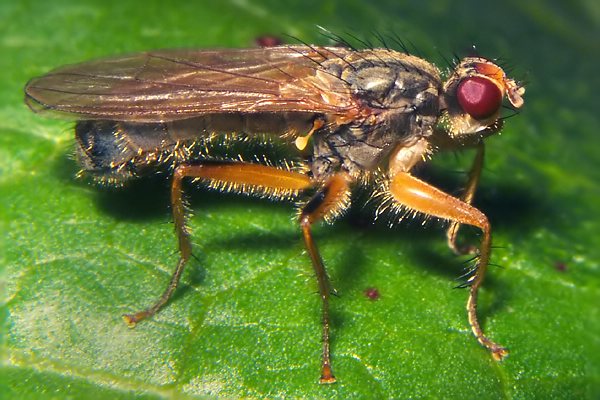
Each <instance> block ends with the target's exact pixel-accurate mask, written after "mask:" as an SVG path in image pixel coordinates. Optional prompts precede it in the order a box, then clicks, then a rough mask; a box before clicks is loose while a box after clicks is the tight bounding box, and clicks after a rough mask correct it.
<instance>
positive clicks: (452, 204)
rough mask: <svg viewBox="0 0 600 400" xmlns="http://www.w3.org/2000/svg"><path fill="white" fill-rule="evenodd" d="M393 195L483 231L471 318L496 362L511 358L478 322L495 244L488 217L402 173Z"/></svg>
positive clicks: (471, 282) (472, 286) (396, 179)
mask: <svg viewBox="0 0 600 400" xmlns="http://www.w3.org/2000/svg"><path fill="white" fill-rule="evenodd" d="M389 192H390V194H391V195H392V197H393V198H394V200H395V201H396V202H398V203H399V204H400V205H402V206H404V207H406V208H409V209H412V210H416V211H419V212H421V213H424V214H427V215H432V216H435V217H438V218H443V219H447V220H450V221H452V222H454V223H459V224H467V225H473V226H476V227H478V228H479V229H481V231H482V232H483V238H482V239H481V245H480V247H479V256H478V261H477V267H476V269H475V271H474V275H473V276H472V277H470V278H469V280H468V283H469V285H470V288H469V299H468V301H467V314H468V317H469V324H470V325H471V329H472V331H473V334H474V335H475V337H476V338H477V341H479V343H481V345H482V346H484V347H486V348H487V349H488V350H489V351H491V353H492V356H493V357H494V359H496V360H501V359H502V358H503V357H504V356H506V355H507V354H508V350H506V349H505V348H503V347H502V346H500V345H498V344H497V343H495V342H493V341H491V340H490V339H488V338H487V337H486V336H485V335H484V334H483V331H482V329H481V326H480V325H479V321H478V319H477V294H478V291H479V287H480V286H481V284H482V282H483V277H484V275H485V271H486V269H487V266H488V263H489V259H490V251H491V244H492V236H491V227H490V223H489V222H488V219H487V217H486V216H485V215H484V214H483V213H482V212H481V211H479V210H478V209H476V208H475V207H473V206H471V205H470V204H467V203H465V202H463V201H461V200H459V199H457V198H454V197H452V196H450V195H448V194H446V193H444V192H442V191H441V190H439V189H437V188H435V187H433V186H431V185H429V184H427V183H425V182H423V181H421V180H419V179H417V178H415V177H413V176H411V175H410V174H408V173H405V172H402V173H398V174H396V175H395V176H394V177H393V178H392V179H391V182H390V187H389Z"/></svg>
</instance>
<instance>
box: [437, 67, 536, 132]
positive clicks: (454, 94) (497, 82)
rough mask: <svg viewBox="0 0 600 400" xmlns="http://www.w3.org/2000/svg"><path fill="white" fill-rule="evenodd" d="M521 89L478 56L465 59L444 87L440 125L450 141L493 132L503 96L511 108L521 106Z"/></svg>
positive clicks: (523, 89)
mask: <svg viewBox="0 0 600 400" xmlns="http://www.w3.org/2000/svg"><path fill="white" fill-rule="evenodd" d="M524 93H525V88H524V87H523V86H520V85H519V83H517V82H516V81H515V80H513V79H510V78H508V77H507V76H506V74H505V73H504V70H503V69H502V68H500V67H499V66H498V65H496V64H494V63H493V62H491V61H489V60H487V59H485V58H481V57H467V58H464V59H463V60H461V62H460V63H459V64H458V65H457V67H456V68H455V69H454V71H453V72H452V74H451V75H450V77H449V78H448V80H447V81H446V83H445V84H444V95H443V103H444V106H445V112H444V115H443V119H442V121H443V123H444V124H445V126H446V129H447V131H448V134H449V135H450V137H451V138H452V139H456V140H465V139H467V140H468V139H469V138H472V137H473V135H477V136H478V137H484V136H487V135H489V134H491V133H495V132H497V131H498V130H499V129H500V127H501V125H502V123H501V120H500V110H501V108H502V101H503V99H504V97H506V98H507V99H508V101H509V103H510V104H511V105H512V107H514V108H515V109H517V108H520V107H521V106H522V105H523V97H522V96H523V94H524Z"/></svg>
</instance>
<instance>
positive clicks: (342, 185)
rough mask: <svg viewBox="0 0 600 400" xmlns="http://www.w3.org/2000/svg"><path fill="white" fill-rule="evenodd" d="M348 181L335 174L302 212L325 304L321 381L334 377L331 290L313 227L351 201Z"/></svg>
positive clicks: (305, 234)
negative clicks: (330, 306)
mask: <svg viewBox="0 0 600 400" xmlns="http://www.w3.org/2000/svg"><path fill="white" fill-rule="evenodd" d="M349 192H350V191H349V188H348V181H347V179H346V177H345V176H344V175H341V174H340V175H334V176H332V177H331V178H329V180H328V181H327V182H325V185H324V186H323V187H322V188H321V189H320V190H319V191H318V192H317V193H316V194H315V195H314V196H313V198H312V199H311V200H310V201H309V202H308V203H306V204H305V205H304V207H303V208H302V211H301V213H300V226H301V227H302V235H303V237H304V243H305V245H306V249H307V250H308V254H309V255H310V259H311V261H312V265H313V268H314V270H315V274H316V275H317V281H318V283H319V295H320V296H321V300H322V304H323V314H322V315H323V317H322V319H323V340H322V342H323V353H322V368H321V379H320V382H321V383H334V382H335V380H336V379H335V376H333V371H332V369H331V357H330V345H329V325H330V321H329V296H330V294H331V292H332V290H331V285H330V283H329V278H328V277H327V271H326V270H325V266H324V265H323V259H322V258H321V255H320V254H319V249H318V248H317V245H316V244H315V242H314V240H313V237H312V233H311V229H310V228H311V226H312V224H313V223H315V222H316V221H318V220H320V219H323V218H325V217H326V216H327V215H328V214H330V213H336V212H337V211H339V209H340V208H343V207H345V206H346V205H347V203H348V196H349Z"/></svg>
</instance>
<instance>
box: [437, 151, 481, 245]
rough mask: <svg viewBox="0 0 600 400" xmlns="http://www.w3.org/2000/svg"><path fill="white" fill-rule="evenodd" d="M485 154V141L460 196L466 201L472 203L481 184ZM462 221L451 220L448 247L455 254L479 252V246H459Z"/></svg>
mask: <svg viewBox="0 0 600 400" xmlns="http://www.w3.org/2000/svg"><path fill="white" fill-rule="evenodd" d="M483 156H484V146H483V142H481V143H479V144H478V145H477V153H476V154H475V159H474V160H473V165H472V166H471V170H470V171H469V179H468V181H467V185H466V187H465V190H464V192H463V194H462V195H461V196H460V200H462V201H463V202H464V203H467V204H471V203H472V202H473V197H475V191H476V190H477V185H478V184H479V178H480V177H481V170H482V168H483ZM460 225H461V223H460V222H459V221H451V222H450V226H449V227H448V230H447V231H446V238H447V240H448V247H450V249H451V250H452V251H453V252H454V253H455V254H459V255H462V254H475V253H477V248H476V247H475V246H461V247H459V246H457V244H456V238H457V236H458V230H459V229H460Z"/></svg>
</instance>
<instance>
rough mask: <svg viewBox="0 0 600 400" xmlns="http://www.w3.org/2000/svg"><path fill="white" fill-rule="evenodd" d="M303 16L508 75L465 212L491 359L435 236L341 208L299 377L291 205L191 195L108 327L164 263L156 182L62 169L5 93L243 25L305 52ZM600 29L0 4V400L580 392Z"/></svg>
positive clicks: (599, 383)
mask: <svg viewBox="0 0 600 400" xmlns="http://www.w3.org/2000/svg"><path fill="white" fill-rule="evenodd" d="M316 25H322V26H325V27H327V28H328V29H330V30H332V31H333V32H336V33H340V34H344V33H351V34H354V35H357V36H360V37H366V38H372V37H373V36H372V33H373V32H380V33H383V34H387V33H395V34H397V35H398V36H399V37H401V38H403V39H405V40H406V41H407V42H411V43H412V44H413V45H414V47H415V48H416V49H418V51H419V53H420V54H421V55H422V56H423V57H425V58H427V59H428V60H430V61H433V62H436V63H439V65H443V63H444V61H443V60H444V57H451V56H452V54H453V53H457V54H459V55H464V54H467V53H468V52H469V51H470V49H471V47H472V45H476V46H477V49H478V51H479V53H480V54H482V55H485V56H487V57H490V58H501V59H502V60H504V61H506V62H507V63H508V64H509V65H511V66H513V67H514V68H513V69H512V71H511V75H512V76H513V77H515V78H516V79H520V80H522V81H525V82H526V85H527V93H526V96H525V103H526V104H525V107H524V109H523V110H522V112H521V113H520V114H519V115H517V116H514V117H513V118H510V119H509V120H508V121H507V124H506V128H505V129H504V131H503V133H502V135H500V136H497V137H495V138H492V139H490V140H489V141H488V142H489V144H488V152H487V156H488V158H487V164H486V169H485V171H484V176H483V182H482V185H481V188H480V191H479V192H478V196H477V200H476V204H477V205H478V207H480V208H481V209H482V210H483V211H484V212H486V213H487V214H488V215H489V216H490V219H491V221H492V224H493V226H494V244H495V245H496V246H498V247H497V248H496V249H495V252H494V254H493V260H492V262H494V263H496V264H499V265H501V266H502V267H503V268H491V270H490V272H489V274H488V277H489V279H488V280H487V281H486V285H485V288H484V290H483V292H482V295H481V311H480V313H481V317H482V322H483V324H484V326H485V329H486V331H487V332H488V333H489V335H490V336H491V337H492V338H494V339H495V340H497V341H498V342H500V343H502V344H504V345H506V346H507V347H509V348H510V350H511V354H510V356H509V358H508V359H506V360H505V361H503V362H502V363H496V362H494V361H493V360H491V358H490V356H489V355H488V354H487V353H486V351H485V350H484V349H482V348H480V346H479V345H477V343H476V342H475V340H474V338H473V337H472V335H471V333H470V331H469V329H468V324H467V321H466V316H465V311H464V303H465V301H466V295H467V293H466V291H462V290H453V289H452V288H453V286H454V285H456V282H455V281H454V280H453V279H454V278H456V277H458V276H459V275H460V274H461V268H462V264H461V262H462V260H461V259H459V258H456V257H454V256H452V255H451V254H450V252H449V251H448V249H447V248H446V245H445V240H444V235H443V227H442V226H441V225H440V224H428V225H426V226H425V227H421V223H420V221H413V222H405V223H401V224H398V225H396V226H394V227H393V228H391V229H390V228H388V227H387V224H386V222H385V221H379V222H377V223H375V224H371V219H370V211H369V210H368V209H364V210H363V209H361V207H360V204H359V205H358V206H357V207H356V208H355V209H354V210H353V212H352V213H351V214H350V215H349V216H347V217H345V218H343V219H342V220H341V221H339V222H338V223H337V224H336V225H335V226H323V227H319V228H317V229H316V238H317V241H318V243H319V246H320V248H321V251H322V253H323V257H324V259H325V260H326V264H327V266H328V269H329V271H330V274H331V277H332V281H333V283H334V286H335V287H336V288H337V290H338V291H339V294H340V296H339V297H338V298H334V299H333V301H332V314H333V332H334V333H333V349H332V350H333V362H334V368H335V372H336V375H337V377H338V378H339V382H338V383H337V384H335V385H332V386H321V385H318V384H317V380H318V373H319V363H320V360H319V351H320V323H319V313H320V308H319V300H318V296H317V295H316V283H315V282H314V279H313V276H312V270H311V267H310V263H309V260H308V257H307V256H306V255H305V254H303V247H302V243H301V239H300V233H299V230H298V228H297V226H296V225H295V223H294V221H293V220H292V215H293V213H292V206H291V205H290V204H285V203H283V204H272V203H269V202H267V201H260V200H255V199H248V198H243V197H239V196H234V195H220V194H215V193H211V192H207V191H205V190H204V189H201V188H198V189H194V190H192V191H191V193H190V194H191V197H192V208H193V210H194V212H195V216H194V217H193V218H192V219H191V226H192V228H193V232H194V236H193V240H194V244H195V254H196V255H197V256H198V260H197V261H194V262H193V263H191V265H190V266H189V268H188V270H187V271H186V273H185V275H184V277H183V286H182V288H181V289H180V291H179V292H178V294H177V296H176V298H175V299H174V301H172V302H171V303H170V304H169V305H168V307H166V308H165V309H164V310H163V312H162V313H160V314H159V315H158V316H156V317H155V318H153V319H152V320H151V321H147V322H145V323H143V324H140V325H139V326H138V327H137V328H136V329H134V330H131V329H128V328H127V327H126V326H125V324H123V322H122V320H121V317H120V315H121V314H122V313H124V312H129V311H132V310H136V309H139V308H141V307H143V306H145V305H147V304H148V303H149V301H150V300H151V299H153V298H154V297H155V296H157V295H158V294H159V293H160V292H161V291H162V289H163V288H164V286H165V285H166V283H167V281H168V278H169V276H170V273H171V271H172V268H173V267H174V265H175V262H176V259H177V255H176V253H175V252H174V250H175V248H176V243H175V236H174V235H173V233H172V224H171V223H170V215H169V202H168V183H167V182H166V181H165V180H162V179H157V180H151V181H143V182H140V183H135V184H133V185H132V186H130V187H127V188H124V189H123V190H110V189H107V188H104V189H102V188H100V189H99V188H97V187H94V186H92V185H89V184H87V183H86V182H85V181H78V180H76V179H74V174H75V173H76V171H77V166H76V165H75V162H74V161H73V159H72V157H71V155H72V145H73V134H72V123H70V122H68V121H56V120H50V119H44V118H41V117H39V116H36V115H34V114H33V113H31V112H30V111H29V110H28V109H27V108H26V107H25V106H24V104H23V102H22V97H23V94H22V88H23V86H24V84H25V83H26V82H27V80H28V79H29V78H31V77H33V76H37V75H40V74H43V73H45V72H47V71H48V70H49V69H52V68H54V67H57V66H60V65H62V64H66V63H73V62H79V61H83V60H86V59H89V58H94V57H101V56H108V55H114V54H118V53H125V52H133V51H141V50H147V49H154V48H165V47H197V48H204V47H247V46H251V45H252V44H253V40H254V39H255V38H256V37H257V36H260V35H263V34H275V35H280V34H287V35H291V36H294V37H297V38H300V39H301V40H303V41H306V42H310V43H316V44H327V43H328V41H327V39H326V38H324V37H323V36H321V35H320V34H319V31H318V29H317V28H316ZM599 26H600V3H598V2H597V1H595V0H580V1H540V0H532V1H527V2H523V1H517V0H512V1H504V2H480V1H463V2H460V3H459V4H457V2H453V1H445V0H436V1H428V2H422V1H402V0H394V1H387V0H386V1H379V2H368V1H358V0H344V1H331V0H324V1H301V2H300V1H298V2H281V1H275V0H272V1H267V0H264V1H259V0H229V1H223V2H209V1H198V2H181V3H176V2H161V1H146V2H143V3H142V2H134V1H127V0H120V1H114V0H113V1H104V0H103V1H99V0H96V1H92V0H87V1H77V2H75V1H60V0H58V1H52V2H49V1H13V2H3V3H2V4H0V50H1V57H0V71H1V75H0V76H1V79H0V235H1V236H0V239H1V241H0V271H1V272H0V294H1V301H2V303H1V304H2V305H1V308H0V310H1V315H2V325H1V343H0V350H1V354H2V357H1V361H2V365H1V367H0V368H1V369H0V397H3V398H66V397H70V398H91V399H93V398H98V399H104V398H123V399H130V398H205V397H225V398H236V397H244V398H284V397H285V398H475V397H477V398H483V399H486V398H490V399H492V398H518V399H542V398H543V399H550V398H561V399H564V398H578V399H579V398H589V399H593V398H598V397H599V396H600V378H599V365H600V344H599V336H600V335H599V333H600V329H599V325H600V324H599V316H598V304H600V303H599V297H600V296H599V293H600V287H599V282H600V278H599V275H598V274H599V271H598V267H599V259H600V257H599V256H600V250H599V246H600V239H599V238H600V229H599V224H600V218H599V216H600V207H599V206H598V202H599V200H600V190H599V185H598V182H600V169H599V168H598V166H599V165H600V163H599V161H600V156H599V154H600V147H599V145H600V141H599V140H598V135H599V134H600V124H599V119H598V111H599V109H600V107H599V106H600V104H599V95H598V93H599V91H600V80H599V74H598V67H599V65H600V63H599V60H600V56H599V54H600V40H599V39H600V29H599ZM470 157H471V156H470V154H464V155H458V157H456V156H455V155H452V154H450V155H445V156H441V157H439V159H438V160H436V161H435V163H434V164H435V168H434V169H433V170H432V171H433V172H432V176H433V180H434V181H435V180H436V179H437V182H438V183H442V187H444V188H447V189H449V190H452V189H451V188H452V187H454V186H455V185H457V186H460V182H461V181H462V179H464V174H457V173H456V171H464V170H465V169H466V168H467V166H468V165H469V162H470ZM465 233H466V234H467V235H469V234H471V235H472V234H473V233H475V232H474V231H471V232H469V230H466V231H465ZM472 237H473V238H474V236H472ZM369 287H375V288H377V289H378V290H379V292H380V294H381V297H380V299H379V300H377V301H372V300H369V299H368V298H367V297H366V296H365V294H364V291H365V289H367V288H369Z"/></svg>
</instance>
